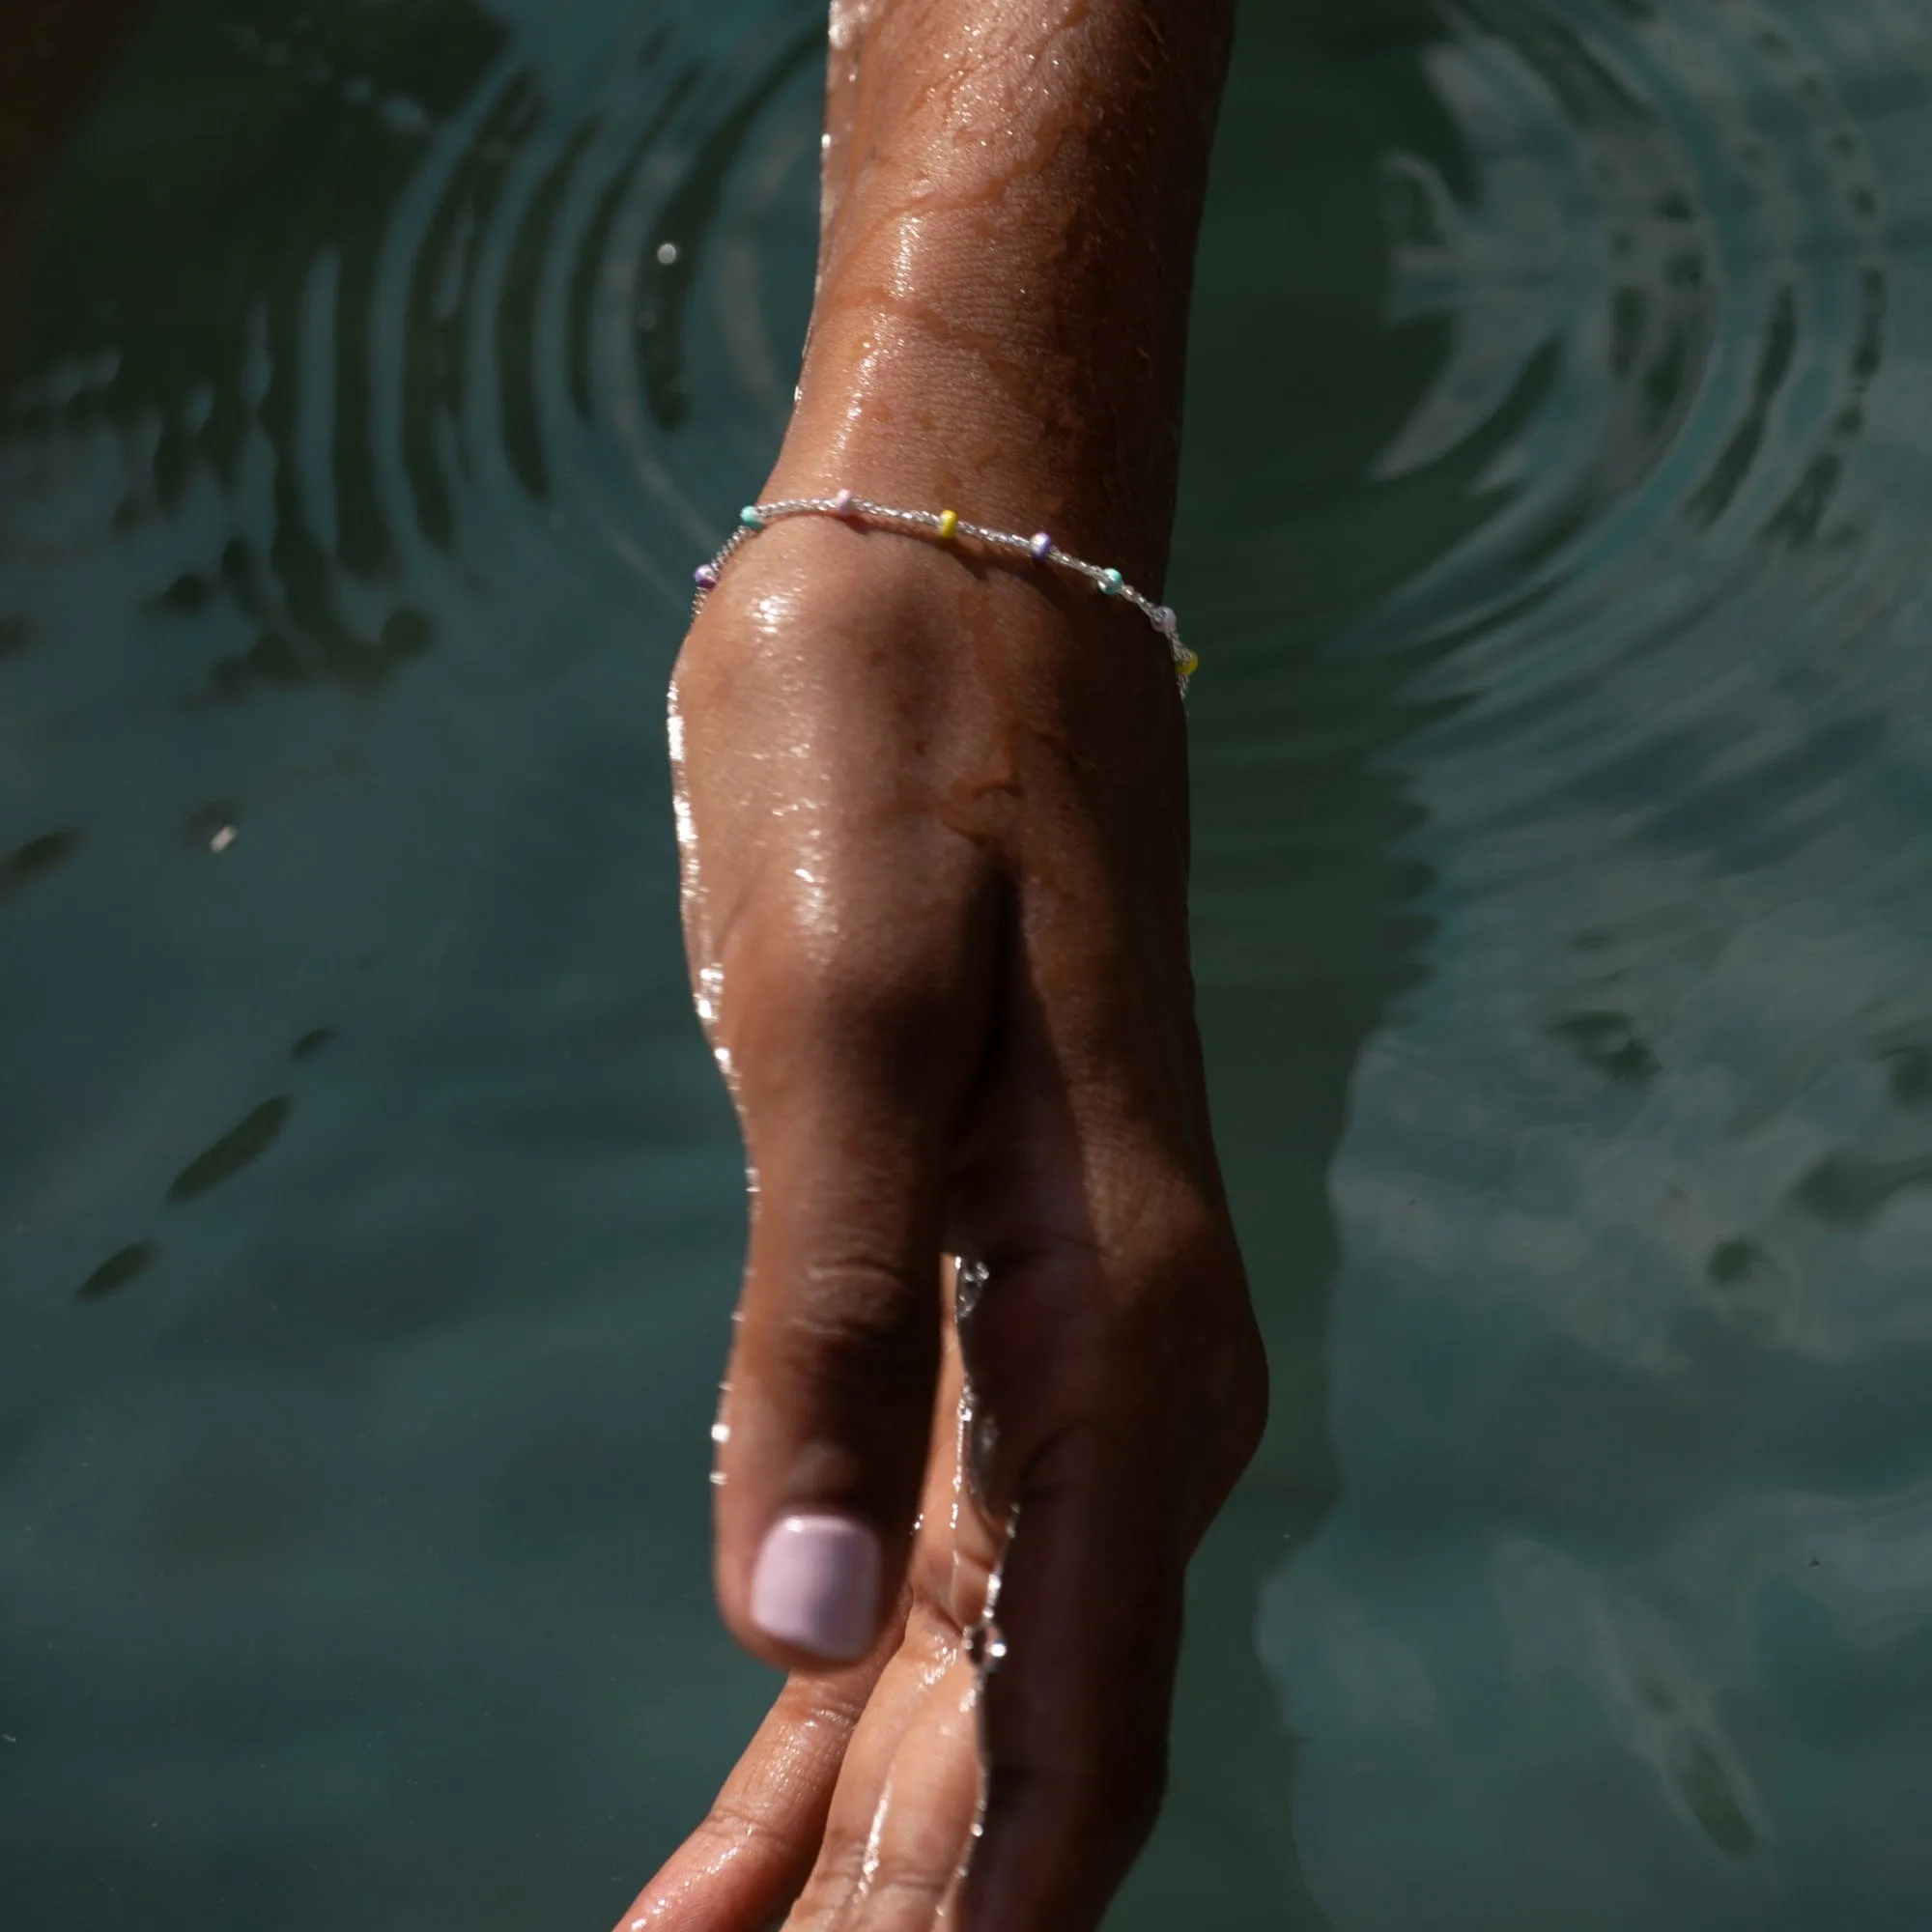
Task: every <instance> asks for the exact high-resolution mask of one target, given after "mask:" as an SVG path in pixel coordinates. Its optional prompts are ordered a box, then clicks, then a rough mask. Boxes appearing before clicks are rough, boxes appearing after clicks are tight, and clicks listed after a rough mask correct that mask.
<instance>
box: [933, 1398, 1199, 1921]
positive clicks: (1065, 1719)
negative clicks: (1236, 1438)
mask: <svg viewBox="0 0 1932 1932" xmlns="http://www.w3.org/2000/svg"><path fill="white" fill-rule="evenodd" d="M1141 1460H1142V1459H1141V1457H1140V1456H1139V1455H1138V1454H1137V1453H1136V1450H1135V1446H1134V1445H1133V1444H1132V1443H1131V1442H1130V1441H1128V1440H1126V1439H1124V1438H1123V1437H1120V1436H1115V1437H1112V1438H1111V1439H1110V1436H1109V1433H1108V1432H1107V1431H1105V1430H1103V1429H1094V1430H1085V1429H1079V1428H1073V1429H1069V1430H1068V1431H1067V1432H1066V1433H1065V1434H1063V1435H1060V1436H1058V1437H1057V1438H1056V1439H1055V1440H1054V1441H1053V1442H1052V1443H1051V1444H1050V1445H1049V1446H1048V1447H1047V1448H1046V1449H1045V1450H1044V1451H1043V1452H1042V1453H1041V1454H1039V1455H1038V1456H1037V1457H1036V1458H1035V1460H1034V1461H1033V1463H1032V1464H1031V1465H1030V1467H1029V1468H1028V1470H1027V1471H1026V1474H1025V1477H1024V1479H1023V1481H1022V1482H1021V1484H1020V1486H1019V1492H1018V1496H1017V1508H1016V1510H1015V1514H1014V1518H1013V1528H1012V1536H1011V1540H1010V1542H1009V1547H1008V1550H1007V1554H1006V1560H1005V1564H1004V1566H1003V1569H1002V1573H1001V1581H1000V1586H999V1597H998V1605H997V1611H996V1619H997V1636H996V1638H995V1640H994V1647H993V1651H992V1661H991V1662H990V1663H989V1668H988V1670H987V1673H986V1676H985V1678H984V1681H983V1685H982V1689H981V1707H980V1724H981V1748H982V1751H983V1755H984V1795H983V1804H982V1810H981V1815H980V1838H979V1842H978V1843H977V1845H976V1846H975V1848H974V1851H973V1857H972V1862H971V1866H970V1869H969V1870H968V1873H967V1876H966V1884H965V1891H964V1899H963V1908H962V1919H963V1923H964V1924H965V1925H966V1926H967V1927H969V1928H971V1932H992V1928H998V1932H1048V1929H1049V1928H1051V1932H1091V1928H1093V1927H1095V1926H1097V1925H1098V1924H1099V1923H1100V1920H1101V1918H1102V1916H1103V1915H1104V1913H1105V1911H1106V1907H1107V1904H1108V1901H1109V1900H1110V1899H1111V1898H1112V1896H1113V1894H1114V1892H1115V1890H1116V1889H1118V1888H1119V1886H1120V1883H1121V1881H1122V1878H1123V1877H1124V1876H1125V1875H1126V1872H1127V1869H1128V1867H1129V1866H1130V1865H1131V1864H1132V1862H1133V1861H1134V1859H1135V1858H1136V1857H1137V1856H1138V1855H1139V1853H1140V1850H1141V1848H1142V1846H1143V1845H1144V1844H1145V1842H1146V1840H1147V1837H1148V1834H1149V1833H1150V1832H1151V1830H1152V1828H1153V1823H1154V1819H1155V1816H1156V1815H1157V1813H1158V1811H1159V1808H1160V1803H1161V1798H1162V1795H1163V1792H1164V1789H1165V1783H1166V1767H1167V1733H1168V1721H1169V1711H1170V1706H1171V1703H1172V1699H1173V1690H1174V1676H1175V1668H1176V1664H1177V1661H1178V1659H1179V1645H1180V1624H1181V1583H1182V1577H1183V1575H1184V1567H1185V1554H1184V1551H1183V1550H1182V1549H1180V1548H1177V1547H1176V1545H1175V1543H1174V1541H1173V1540H1172V1538H1171V1536H1170V1535H1169V1534H1168V1533H1167V1526H1166V1525H1164V1524H1159V1523H1158V1522H1157V1521H1156V1520H1154V1518H1155V1515H1156V1512H1155V1511H1153V1510H1152V1509H1151V1508H1150V1502H1149V1495H1148V1492H1147V1490H1146V1487H1145V1484H1144V1481H1143V1478H1149V1477H1152V1476H1153V1474H1154V1472H1152V1471H1151V1470H1149V1469H1146V1468H1144V1467H1142V1466H1139V1465H1140V1464H1141Z"/></svg>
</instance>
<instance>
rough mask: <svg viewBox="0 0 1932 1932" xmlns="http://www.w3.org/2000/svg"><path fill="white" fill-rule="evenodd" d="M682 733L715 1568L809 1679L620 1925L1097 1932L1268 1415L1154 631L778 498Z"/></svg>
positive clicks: (1077, 592) (718, 616) (1076, 591)
mask: <svg viewBox="0 0 1932 1932" xmlns="http://www.w3.org/2000/svg"><path fill="white" fill-rule="evenodd" d="M673 716H674V720H675V725H674V749H675V750H676V752H677V754H678V758H679V767H680V812H681V828H682V831H683V834H684V841H685V857H686V868H687V869H686V923H687V933H688V940H689V945H690V951H691V956H692V963H693V971H694V977H695V980H696V984H697V986H698V989H699V998H700V1006H701V1009H703V1011H704V1015H705V1019H706V1024H707V1028H708V1030H709V1032H710V1035H711V1037H712V1040H713V1043H714V1046H715V1047H716V1049H717V1051H718V1055H719V1059H720V1062H721V1064H722V1065H724V1067H725V1071H726V1075H727V1078H728V1079H729V1080H730V1082H731V1085H732V1089H733V1093H734V1094H735V1096H736V1098H737V1101H738V1105H739V1109H740V1114H741V1118H742V1120H743V1123H744V1128H745V1135H746V1142H747V1148H748V1153H749V1157H750V1162H751V1166H752V1170H753V1178H754V1198H753V1225H752V1236H751V1247H750V1255H749V1259H748V1264H747V1271H746V1280H745V1288H744V1299H743V1304H742V1310H741V1321H740V1324H739V1327H738V1331H737V1336H736V1340H735V1344H734V1348H733V1352H732V1360H731V1366H730V1373H729V1378H728V1382H727V1394H726V1398H725V1406H724V1411H723V1416H722V1421H723V1424H724V1427H723V1429H722V1430H721V1432H720V1434H721V1437H722V1440H721V1444H720V1450H719V1473H720V1475H721V1477H722V1479H723V1480H722V1486H721V1488H720V1489H719V1491H718V1496H717V1504H718V1509H717V1531H718V1536H717V1582H718V1590H719V1596H720V1600H721V1603H722V1605H723V1607H724V1611H725V1617H726V1620H727V1621H728V1623H729V1624H730V1626H731V1628H732V1630H733V1632H734V1633H735V1634H737V1635H738V1637H739V1638H740V1639H741V1640H742V1641H743V1642H744V1643H746V1644H747V1645H748V1646H749V1647H750V1648H751V1649H753V1651H754V1652H755V1653H757V1654H758V1655H760V1656H762V1657H764V1658H766V1659H767V1660H768V1661H770V1662H774V1663H778V1664H781V1665H783V1666H786V1667H789V1668H791V1669H792V1670H793V1671H794V1673H795V1674H794V1676H793V1677H792V1679H791V1681H790V1683H789V1684H788V1686H787V1688H786V1690H784V1692H783V1693H782V1695H781V1698H780V1700H779V1703H778V1705H777V1707H776V1709H775V1710H774V1712H773V1714H772V1716H771V1718H770V1719H768V1720H767V1722H766V1724H765V1726H764V1727H763V1729H762V1730H761V1731H760V1733H759V1735H758V1738H757V1740H756V1741H755V1742H754V1744H753V1747H752V1748H751V1750H750V1752H749V1753H748V1754H747V1756H746V1758H745V1759H744V1761H743V1762H742V1763H741V1765H740V1766H739V1768H738V1770H737V1772H736V1773H735V1774H734V1775H733V1777H732V1779H731V1781H730V1782H729V1783H728V1784H727V1786H726V1788H725V1793H724V1794H723V1795H722V1796H721V1799H720V1803H719V1808H718V1809H717V1810H716V1811H714V1813H713V1816H712V1818H711V1819H710V1820H709V1821H708V1822H707V1823H706V1825H705V1826H704V1827H703V1828H702V1829H701V1830H700V1831H699V1833H697V1835H696V1837H695V1838H694V1839H693V1840H692V1841H691V1842H690V1843H689V1844H688V1845H687V1846H686V1847H685V1849H684V1850H683V1851H682V1852H681V1853H680V1854H679V1855H678V1856H677V1857H676V1858H675V1859H674V1860H673V1861H671V1863H670V1864H669V1865H668V1867H667V1868H666V1869H665V1871H664V1872H663V1873H662V1874H660V1876H659V1878H658V1879H657V1880H656V1881H655V1882H654V1883H653V1885H652V1886H651V1887H650V1888H648V1889H646V1891H645V1892H644V1893H643V1895H642V1896H641V1897H640V1899H639V1902H638V1904H637V1906H636V1907H634V1908H633V1910H632V1911H631V1912H630V1913H629V1914H627V1915H626V1918H625V1920H624V1923H625V1924H626V1925H630V1924H633V1923H635V1922H636V1921H638V1920H639V1919H641V1920H642V1921H643V1922H644V1923H645V1924H647V1925H648V1926H650V1927H652V1928H653V1932H761V1928H763V1927H764V1926H765V1925H767V1924H768V1923H771V1922H773V1921H774V1920H776V1919H777V1918H780V1917H781V1915H782V1914H783V1913H784V1911H785V1908H786V1907H787V1906H788V1905H789V1904H790V1903H791V1901H792V1899H793V1897H794V1895H795V1894H796V1893H797V1892H798V1891H799V1889H800V1888H801V1887H803V1888H804V1895H803V1897H802V1898H801V1899H800V1901H799V1903H798V1905H797V1908H796V1910H795V1912H794V1913H793V1916H792V1917H791V1918H790V1919H788V1920H787V1921H786V1922H787V1923H788V1924H790V1925H792V1926H794V1927H797V1928H800V1932H806V1928H812V1929H813V1932H817V1928H827V1929H828V1932H829V1928H831V1927H832V1926H834V1925H836V1926H838V1928H839V1932H924V1928H926V1927H928V1926H931V1925H936V1924H941V1923H946V1924H952V1923H958V1924H963V1925H965V1926H968V1927H972V1928H975V1929H976V1932H980V1928H991V1927H995V1926H997V1927H998V1928H1000V1932H1048V1928H1051V1932H1083V1928H1088V1927H1092V1926H1094V1925H1095V1924H1096V1923H1097V1922H1098V1919H1099V1918H1100V1915H1101V1913H1102V1911H1103V1910H1104V1907H1105V1904H1106V1901H1107V1899H1108V1897H1109V1896H1110V1895H1111V1893H1112V1891H1113V1889H1114V1888H1115V1887H1116V1886H1117V1885H1118V1883H1119V1881H1120V1878H1121V1876H1122V1873H1123V1872H1124V1870H1125V1868H1126V1865H1127V1863H1128V1862H1129V1861H1130V1860H1131V1858H1132V1857H1133V1855H1134V1853H1135V1852H1136V1851H1137V1850H1138V1848H1139V1846H1140V1843H1141V1842H1142V1840H1143V1838H1144V1837H1145V1834H1146V1833H1147V1831H1148V1829H1149V1828H1150V1826H1151V1821H1152V1817H1153V1813H1154V1810H1155V1808H1156V1806H1157V1804H1158V1799H1159V1793H1160V1788H1161V1782H1162V1773H1163V1764H1164V1753H1165V1737H1166V1728H1167V1715H1168V1705H1169V1701H1170V1697H1171V1693H1172V1682H1173V1672H1174V1664H1175V1659H1176V1654H1177V1650H1178V1644H1179V1620H1180V1604H1181V1585H1182V1576H1183V1571H1184V1568H1185V1564H1186V1561H1187V1558H1188V1556H1189V1554H1190V1553H1191V1551H1192V1549H1193V1548H1194V1545H1195V1544H1196V1542H1197V1541H1198V1540H1199V1538H1200V1536H1201V1534H1202V1532H1203V1531H1204V1530H1205V1528H1206V1527H1207V1525H1208V1521H1209V1520H1211V1518H1212V1516H1213V1515H1214V1513H1215V1512H1216V1511H1217V1510H1218V1508H1219V1507H1220V1504H1221V1502H1222V1501H1223V1500H1224V1499H1225V1496H1226V1494H1227V1492H1228V1490H1229V1489H1230V1487H1231V1486H1232V1484H1233V1482H1234V1480H1235V1478H1236V1475H1237V1474H1238V1473H1239V1470H1240V1469H1241V1467H1242V1466H1243V1465H1244V1463H1245V1462H1246V1460H1247V1458H1248V1456H1249V1455H1250V1454H1251V1453H1252V1450H1253V1447H1254V1444H1255V1441H1256V1439H1257V1437H1258V1434H1259V1431H1260V1427H1261V1422H1262V1416H1263V1411H1264V1405H1265V1395H1264V1380H1265V1377H1264V1367H1263V1363H1262V1357H1261V1351H1260V1345H1259V1341H1258V1338H1257V1335H1256V1330H1255V1326H1254V1322H1253V1318H1252V1315H1251V1312H1250V1310H1249V1306H1248V1302H1247V1297H1246V1291H1245V1287H1244V1284H1243V1280H1242V1276H1241V1271H1240V1265H1239V1261H1238V1257H1237V1254H1236V1247H1235V1241H1234V1236H1233V1233H1232V1230H1231V1228H1230V1226H1229V1222H1228V1217H1227V1211H1226V1207H1225V1204H1224V1201H1223V1199H1222V1194H1221V1189H1220V1182H1219V1179H1218V1175H1217V1172H1216V1169H1215V1164H1214V1158H1213V1151H1212V1147H1211V1142H1210V1138H1209V1132H1208V1115H1207V1105H1206V1098H1205V1094H1204V1090H1203V1083H1202V1077H1201V1066H1200V1054H1199V1047H1198V1042H1197V1039H1196V1037H1195V1032H1194V1026H1193V1020H1192V990H1191V982H1190V976H1189V970H1188V962H1187V948H1186V937H1187V935H1186V918H1185V874H1186V823H1185V782H1184V778H1185V775H1184V752H1183V740H1182V721H1181V713H1180V707H1179V701H1178V699H1177V697H1176V694H1175V691H1174V686H1173V679H1172V674H1171V671H1170V668H1169V666H1168V664H1167V661H1166V653H1165V651H1164V649H1163V648H1162V646H1161V644H1160V641H1159V639H1155V638H1154V637H1153V636H1152V635H1151V633H1150V632H1149V631H1148V630H1147V628H1146V626H1145V625H1144V624H1142V623H1140V622H1139V620H1138V619H1136V618H1135V617H1134V616H1133V614H1132V613H1131V612H1130V611H1125V610H1123V609H1122V608H1121V607H1119V606H1118V605H1111V604H1109V603H1107V602H1106V601H1105V600H1101V599H1099V598H1097V597H1095V596H1094V595H1093V594H1092V593H1091V592H1087V591H1085V590H1084V589H1083V588H1082V587H1081V586H1080V585H1078V584H1076V583H1067V582H1060V581H1058V580H1054V579H1049V578H1047V577H1045V576H1044V575H1043V574H1040V573H1037V572H1034V571H1031V570H1029V569H1028V568H1027V567H1025V566H1022V567H1021V568H1019V569H1017V570H1015V569H1009V568H1008V567H1006V566H1004V565H1001V564H999V563H995V562H991V561H988V560H986V559H983V558H979V557H976V556H974V555H973V554H971V553H969V552H967V551H964V550H963V549H952V548H945V547H940V546H936V545H931V544H925V543H922V542H920V541H919V540H917V539H913V538H908V537H904V536H899V535H895V534H891V533H885V532H879V531H867V530H861V529H857V528H853V527H849V526H844V525H840V524H835V523H831V522H828V521H824V520H816V519H811V520H799V521H797V522H792V523H787V524H782V525H779V526H775V527H774V528H772V529H771V530H769V531H767V532H765V533H764V534H763V535H761V536H760V537H759V538H758V539H757V541H756V542H755V544H753V546H751V547H750V548H749V549H748V550H746V551H745V552H743V553H742V554H740V555H738V556H737V557H736V558H734V559H733V561H732V563H731V564H730V566H729V568H728V569H727V571H726V573H725V582H724V584H723V586H722V587H721V588H720V589H719V590H718V591H717V592H716V593H714V594H713V596H712V597H711V598H710V599H709V600H708V602H707V605H706V608H705V610H704V612H703V614H702V616H701V617H700V619H699V621H698V622H697V624H696V626H695V627H694V630H693V632H692V635H691V638H690V639H689V640H688V642H687V644H686V647H685V651H684V654H683V656H682V658H681V659H680V663H679V668H678V675H677V682H676V687H675V692H674V696H673ZM943 1255H958V1256H961V1257H964V1258H965V1260H966V1261H967V1263H968V1264H971V1270H972V1271H971V1274H970V1276H969V1278H968V1279H969V1286H970V1287H971V1289H972V1294H971V1295H970V1296H969V1300H970V1301H971V1307H970V1312H963V1311H962V1319H961V1320H960V1321H959V1322H958V1323H957V1324H956V1326H955V1324H953V1322H952V1320H951V1315H952V1310H951V1307H950V1301H951V1296H950V1293H948V1294H942V1292H941V1288H940V1280H939V1277H940V1258H941V1257H942V1256H943ZM962 1403H963V1404H964V1408H965V1412H966V1414H967V1416H968V1420H967V1421H965V1422H962V1420H961V1416H962ZM929 1445H930V1447H931V1449H932V1451H933V1453H932V1454H930V1455H928V1447H929ZM922 1505H923V1515H922V1514H921V1511H922ZM916 1520H917V1525H918V1526H917V1529H915V1524H916ZM996 1564H997V1565H998V1566H999V1568H1000V1575H1001V1583H1000V1588H999V1594H998V1602H997V1606H996V1612H995V1614H996V1618H997V1626H998V1631H999V1634H1000V1636H1001V1638H1002V1639H1003V1642H1004V1656H1003V1657H1001V1658H1000V1660H999V1661H998V1662H997V1666H996V1667H992V1668H989V1669H986V1670H984V1671H982V1670H980V1668H979V1667H977V1666H976V1662H975V1658H974V1654H973V1653H974V1652H975V1651H976V1650H979V1649H980V1648H982V1646H981V1645H980V1644H977V1643H976V1644H969V1643H968V1641H967V1636H966V1634H967V1633H968V1632H969V1631H971V1630H973V1629H974V1627H975V1626H976V1625H977V1624H978V1623H979V1622H980V1619H981V1618H982V1615H984V1613H985V1611H986V1604H985V1596H986V1584H987V1578H988V1577H989V1576H990V1575H991V1574H992V1572H993V1570H994V1568H995V1566H996ZM862 1658H863V1660H864V1661H863V1662H855V1660H859V1659H862ZM838 1665H843V1666H845V1667H844V1668H842V1669H837V1668H832V1666H838ZM829 1668H830V1669H831V1674H823V1673H826V1672H827V1671H828V1669H829ZM982 1761H983V1769H982ZM976 1815H982V1816H983V1835H982V1836H980V1838H979V1839H978V1840H977V1841H976V1840H975V1838H974V1835H973V1828H974V1821H975V1818H976ZM969 1849H970V1850H971V1852H972V1858H971V1862H970V1871H969V1875H968V1877H967V1878H966V1880H965V1882H964V1885H963V1888H962V1887H961V1886H960V1885H959V1884H958V1883H957V1882H956V1875H957V1874H958V1872H959V1871H960V1868H961V1866H962V1865H963V1864H965V1863H966V1861H967V1853H968V1851H969Z"/></svg>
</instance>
